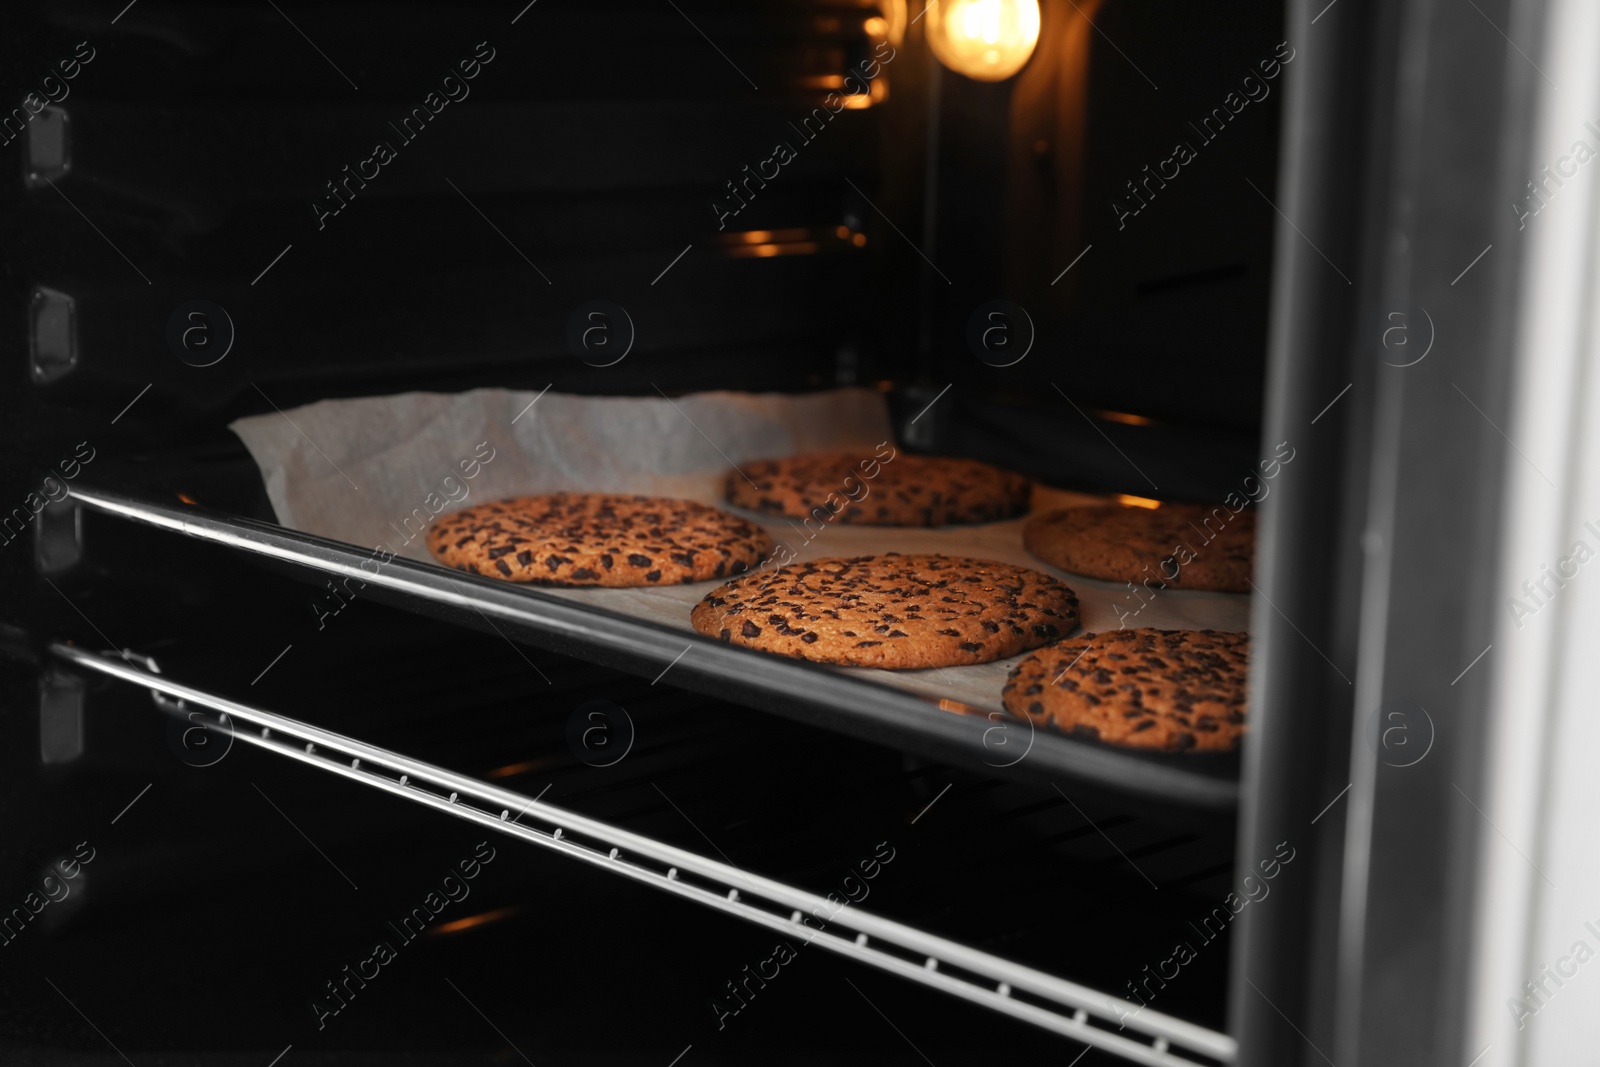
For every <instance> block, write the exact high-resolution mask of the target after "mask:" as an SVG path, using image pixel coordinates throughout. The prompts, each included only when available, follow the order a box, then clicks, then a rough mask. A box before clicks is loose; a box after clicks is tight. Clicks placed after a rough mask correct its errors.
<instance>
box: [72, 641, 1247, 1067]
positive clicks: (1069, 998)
mask: <svg viewBox="0 0 1600 1067" xmlns="http://www.w3.org/2000/svg"><path fill="white" fill-rule="evenodd" d="M50 652H51V653H52V654H54V655H55V656H57V657H58V658H60V659H62V660H64V661H66V662H68V663H70V664H73V665H74V666H76V667H78V668H80V669H83V670H86V671H90V672H94V673H97V674H100V675H106V676H109V677H111V678H116V679H119V680H121V681H125V682H129V683H132V684H134V685H137V686H141V687H143V688H146V689H149V690H151V691H152V692H153V693H160V694H164V695H166V696H168V697H172V698H175V699H177V700H181V701H184V702H185V703H186V704H187V705H194V706H199V707H204V708H209V709H211V710H213V711H215V712H220V713H222V714H223V715H225V716H227V717H228V719H229V720H231V721H230V722H229V723H227V724H226V725H220V726H218V727H216V728H220V729H222V730H223V731H224V732H227V733H231V735H232V736H233V737H234V738H237V739H238V740H241V741H244V742H246V743H248V744H251V745H254V746H256V747H258V748H263V749H266V750H268V751H270V752H274V753H277V754H278V755H280V756H286V757H288V758H290V759H293V760H295V761H297V762H299V763H303V764H305V765H307V766H310V767H315V768H317V769H318V770H321V771H325V772H329V773H332V774H335V775H338V776H340V777H342V778H345V779H348V780H350V781H353V782H358V783H360V784H362V785H364V786H367V787H369V788H373V789H378V790H380V791H382V792H385V793H389V794H391V795H394V796H398V797H402V798H404V799H406V800H409V801H411V802H413V803H416V804H420V805H422V806H424V807H427V808H432V809H433V810H435V811H439V812H443V813H445V814H447V815H452V816H454V817H456V818H459V819H462V820H463V821H466V822H469V823H475V824H477V825H480V826H486V827H489V828H491V829H494V830H496V831H498V832H500V833H503V834H507V835H509V836H511V837H515V838H517V839H519V840H522V841H525V842H528V843H531V844H535V845H539V846H542V847H544V848H547V849H550V850H552V851H555V852H557V853H560V854H563V855H565V856H568V857H570V858H573V859H577V860H581V861H583V862H585V863H589V864H592V865H594V866H596V867H599V868H601V869H603V870H606V871H610V872H611V873H613V874H617V875H621V876H622V877H625V878H631V879H633V880H634V881H636V882H639V883H641V884H643V885H648V886H652V887H654V888H656V889H660V890H664V891H666V892H669V893H673V894H676V895H678V896H680V897H684V898H687V899H689V900H692V901H695V902H696V903H699V904H703V905H705V906H707V907H710V908H715V909H717V910H718V911H721V912H724V913H726V914H729V915H733V916H736V917H737V918H740V919H743V920H745V921H746V922H750V923H754V924H756V925H758V926H764V927H767V928H768V929H771V930H776V931H778V932H780V933H782V934H785V935H787V936H791V937H794V936H808V939H809V940H811V941H812V942H814V943H816V944H819V945H821V946H822V947H824V948H826V949H828V950H829V951H831V952H835V953H838V954H839V955H841V956H846V957H849V958H850V959H853V960H856V961H857V962H860V963H864V964H867V965H868V966H872V967H876V968H878V969H879V970H883V971H887V972H889V973H890V974H895V975H899V976H900V977H902V978H906V979H909V980H911V981H914V982H919V983H921V984H923V985H925V986H929V987H931V988H933V989H937V990H940V991H942V992H945V993H949V994H951V995H952V996H957V997H960V998H962V999H963V1000H967V1001H969V1002H971V1003H974V1004H978V1005H981V1006H983V1007H985V1008H989V1009H991V1010H993V1011H997V1012H1000V1013H1002V1014H1005V1015H1009V1016H1011V1017H1013V1018H1015V1019H1020V1020H1022V1021H1024V1022H1028V1023H1032V1024H1034V1025H1035V1026H1040V1027H1043V1028H1044V1029H1046V1030H1050V1031H1052V1032H1054V1033H1057V1034H1060V1035H1061V1036H1063V1037H1069V1038H1072V1039H1074V1040H1076V1041H1081V1042H1084V1043H1085V1044H1087V1045H1092V1046H1094V1047H1096V1048H1099V1049H1101V1050H1103V1051H1105V1052H1108V1053H1111V1054H1112V1055H1115V1056H1119V1057H1121V1058H1122V1059H1124V1060H1127V1061H1129V1062H1132V1063H1138V1064H1145V1065H1148V1067H1204V1065H1207V1064H1217V1063H1222V1064H1228V1063H1233V1062H1234V1061H1235V1060H1236V1057H1237V1051H1238V1046H1237V1043H1236V1042H1235V1041H1234V1039H1233V1038H1231V1037H1229V1036H1228V1035H1226V1034H1222V1033H1217V1032H1216V1031H1213V1030H1208V1029H1206V1028H1204V1027H1201V1026H1196V1025H1194V1024H1193V1023H1187V1022H1184V1021H1183V1020H1181V1019H1177V1018H1173V1017H1172V1016H1168V1015H1163V1014H1161V1013H1160V1012H1156V1011H1151V1010H1149V1009H1142V1010H1141V1009H1140V1008H1139V1007H1138V1006H1137V1005H1135V1004H1133V1003H1132V1002H1130V1001H1128V1000H1126V999H1124V998H1120V997H1115V996H1111V995H1108V994H1105V993H1100V992H1097V991H1095V990H1093V989H1090V988H1089V987H1087V986H1083V985H1079V984H1077V983H1075V982H1070V981H1067V980H1066V979H1062V978H1056V977H1053V976H1051V975H1048V974H1045V973H1044V972H1043V971H1039V970H1035V969H1034V968H1031V967H1027V966H1024V965H1023V964H1020V963H1016V962H1013V961H1011V960H1007V959H1004V958H1002V957H999V956H994V955H991V954H989V953H987V952H982V951H980V950H978V949H974V948H970V947H968V946H965V945H962V944H959V943H957V942H954V941H949V940H947V939H945V938H942V937H938V936H936V935H933V934H929V933H925V932H923V931H921V930H918V929H916V928H914V927H910V926H907V925H905V924H903V923H899V922H895V921H893V920H890V919H885V918H882V917H880V916H877V915H873V914H872V913H870V912H867V911H864V910H862V909H860V908H857V907H854V906H853V905H846V906H844V907H842V908H841V909H839V910H835V908H834V907H833V906H831V905H830V902H829V901H828V900H827V899H825V898H824V897H822V896H819V895H817V894H815V893H811V892H807V891H805V890H802V889H796V888H794V887H792V886H789V885H786V884H784V883H782V882H778V881H775V880H772V879H769V878H764V877H762V876H760V875H756V874H750V873H747V872H745V871H741V870H739V869H738V868H737V867H734V866H731V865H730V864H727V863H721V862H718V861H716V860H712V859H708V858H706V857H704V856H701V855H698V854H696V853H693V852H689V851H687V850H684V849H680V848H677V847H676V846H673V845H669V844H666V843H664V842H661V841H657V840H655V839H653V838H649V837H645V836H643V835H641V834H636V833H633V832H632V831H629V830H624V829H621V828H619V827H615V826H611V825H609V824H607V823H603V822H600V821H598V820H595V819H590V818H588V817H586V816H583V815H580V814H578V813H576V812H571V811H567V810H565V809H562V808H558V807H555V806H554V805H551V804H546V803H543V802H542V801H539V800H537V799H535V798H532V797H527V796H523V795H522V794H520V793H515V792H512V791H511V790H508V789H502V788H500V787H498V786H492V785H489V784H487V783H484V782H480V781H478V780H476V779H474V778H470V777H467V776H465V775H461V774H457V773H455V772H454V771H450V770H447V769H445V768H442V767H438V766H434V765H433V764H429V763H425V762H423V761H421V760H417V759H413V758H411V757H409V756H404V755H401V754H399V753H396V752H392V751H390V750H388V749H384V748H380V747H377V746H375V745H369V744H367V743H365V742H362V741H358V740H355V739H354V738H350V737H345V736H343V735H341V734H337V733H334V732H332V731H329V730H324V729H322V728H320V727H317V726H312V725H310V724H308V723H303V722H299V721H297V720H294V719H290V718H287V717H285V716H282V715H278V714H275V713H273V712H270V711H265V710H262V709H260V708H256V707H252V706H250V705H248V704H241V703H239V702H237V701H234V700H231V699H229V698H227V697H224V696H220V695H217V694H214V693H209V692H206V691H204V690H200V689H195V688H193V687H191V686H187V685H184V684H182V683H180V682H177V681H174V680H173V679H170V678H167V677H164V676H162V675H158V674H153V673H150V672H149V671H146V670H142V669H140V668H138V667H135V666H133V665H132V664H133V661H132V659H130V658H128V655H127V654H122V653H117V652H93V651H89V650H86V649H83V648H79V647H76V646H71V645H64V644H59V643H56V644H52V645H51V646H50ZM524 819H526V820H528V822H527V823H524V821H523V820H524ZM830 912H832V914H829V913H830ZM807 918H820V919H821V920H822V926H811V925H808V924H807V923H806V921H805V920H806V919H807ZM823 926H825V927H826V929H823ZM1130 1031H1131V1032H1132V1033H1133V1034H1134V1035H1137V1037H1138V1038H1142V1039H1143V1040H1139V1039H1136V1037H1135V1036H1129V1032H1130Z"/></svg>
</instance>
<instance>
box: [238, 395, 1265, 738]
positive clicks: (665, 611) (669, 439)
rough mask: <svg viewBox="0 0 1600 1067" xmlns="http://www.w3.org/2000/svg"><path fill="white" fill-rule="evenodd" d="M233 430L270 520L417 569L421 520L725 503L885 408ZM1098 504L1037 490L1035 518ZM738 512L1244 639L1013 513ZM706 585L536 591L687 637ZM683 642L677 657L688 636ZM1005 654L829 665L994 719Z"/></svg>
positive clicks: (381, 411) (401, 405)
mask: <svg viewBox="0 0 1600 1067" xmlns="http://www.w3.org/2000/svg"><path fill="white" fill-rule="evenodd" d="M529 405H531V406H529ZM230 428H231V429H232V430H233V431H234V432H235V433H237V434H238V435H239V436H240V438H242V439H243V440H244V443H245V446H246V447H247V448H248V449H249V450H250V454H251V456H253V457H254V459H255V461H256V463H257V465H258V466H259V467H260V468H261V473H262V477H263V479H264V480H265V482H266V487H267V495H268V497H269V499H270V500H271V501H272V506H273V509H274V510H275V512H276V513H277V517H278V521H279V522H280V523H281V524H282V525H284V526H286V527H289V528H291V529H296V530H301V531H303V532H306V533H312V534H317V535H320V536H323V537H330V538H334V539H337V540H340V541H346V542H349V543H351V544H354V545H359V546H362V547H367V548H375V547H377V546H379V545H385V546H387V547H388V549H389V550H390V551H393V552H395V553H397V554H398V555H402V556H406V557H407V558H410V559H414V560H419V561H422V562H432V557H430V556H429V555H428V550H427V546H426V543H425V530H424V529H423V519H431V518H433V517H434V513H435V511H438V512H439V513H441V514H442V513H447V512H449V511H453V510H456V509H458V508H462V507H467V506H470V505H472V504H477V503H484V502H487V501H490V500H497V499H501V498H503V497H509V496H517V495H522V494H531V493H548V492H558V491H562V490H589V491H595V492H617V493H645V494H649V495H656V496H669V497H678V498H681V499H686V500H697V501H700V502H702V503H707V504H714V505H718V506H721V507H728V505H726V504H725V503H724V502H723V500H722V484H723V479H724V478H725V477H726V476H727V474H728V472H729V471H730V469H732V467H733V466H735V465H738V464H742V463H743V462H745V461H747V460H753V459H762V458H767V457H772V456H785V455H793V454H797V453H801V452H811V451H821V450H828V449H842V450H846V451H848V450H850V449H855V448H859V449H861V456H862V458H863V459H866V458H868V457H870V456H872V454H873V451H874V449H875V448H876V446H877V445H878V444H879V443H880V442H883V441H889V440H891V438H892V433H891V430H890V425H889V417H888V412H887V408H886V406H885V404H884V401H883V398H882V396H881V394H879V393H877V392H875V391H872V390H868V389H839V390H833V391H830V392H825V393H813V394H807V395H804V396H794V395H788V394H762V395H755V394H749V393H731V392H717V393H700V394H696V395H694V396H688V397H681V398H677V399H673V400H669V399H667V398H665V397H644V398H636V397H582V396H571V395H565V394H559V393H544V394H542V395H541V394H539V393H532V392H517V391H510V390H501V389H478V390H473V391H472V392H468V393H459V394H440V393H405V394H401V395H398V396H387V397H366V398H362V399H356V400H324V401H321V402H318V403H315V404H309V405H307V406H305V407H300V408H295V409H292V410H290V411H287V412H282V413H277V412H275V413H273V414H270V415H258V416H252V417H250V418H246V419H240V420H238V421H237V422H235V423H233V424H232V426H231V427H230ZM485 457H489V458H487V459H486V458H485ZM469 472H470V476H469ZM1102 502H1103V500H1102V499H1101V498H1098V497H1091V496H1086V495H1084V494H1080V493H1069V492H1064V491H1061V490H1055V489H1050V488H1048V487H1044V486H1036V487H1035V489H1034V499H1033V509H1034V510H1035V511H1040V510H1049V509H1051V508H1056V507H1066V506H1069V505H1072V504H1092V503H1102ZM729 510H736V509H732V508H729ZM744 514H745V517H746V518H749V519H752V520H754V521H757V522H760V523H761V525H763V526H765V527H766V528H767V530H768V531H769V532H771V534H772V536H773V539H774V540H776V541H778V542H781V543H786V544H788V545H789V546H790V547H791V548H793V549H794V550H795V552H796V555H797V558H798V559H800V560H810V559H818V558H822V557H826V556H857V555H866V554H869V553H876V552H904V553H911V552H942V553H945V554H946V555H952V556H973V557H977V558H979V559H992V560H1000V561H1002V562H1005V563H1013V564H1016V565H1019V566H1024V567H1033V568H1036V569H1038V570H1041V571H1044V572H1045V573H1047V574H1052V575H1054V576H1055V577H1057V578H1060V579H1061V580H1062V581H1064V582H1066V583H1067V584H1068V585H1070V586H1071V587H1072V588H1073V589H1074V590H1075V591H1076V592H1077V594H1078V599H1079V610H1080V612H1081V615H1082V621H1083V628H1084V629H1085V630H1112V629H1116V628H1117V627H1118V625H1119V619H1120V620H1121V624H1123V625H1127V626H1153V627H1158V628H1162V629H1213V630H1244V629H1247V628H1248V622H1249V598H1248V597H1246V596H1243V595H1238V594H1228V593H1200V592H1190V591H1180V590H1173V589H1164V590H1160V591H1156V592H1152V591H1149V590H1145V589H1143V588H1141V589H1140V590H1138V592H1137V593H1136V592H1135V591H1134V590H1132V589H1130V588H1129V586H1128V585H1126V584H1122V583H1115V582H1103V581H1097V580H1095V579H1092V578H1085V577H1082V576H1080V575H1074V574H1068V573H1066V572H1064V571H1060V570H1057V569H1056V568H1054V567H1051V566H1049V565H1047V564H1045V563H1042V562H1040V561H1039V560H1038V559H1036V558H1034V557H1033V556H1032V555H1031V554H1030V553H1029V552H1028V551H1027V549H1025V548H1023V546H1022V525H1023V522H1024V520H1023V519H1015V520H1011V521H1008V522H996V523H988V524H985V525H981V526H952V527H942V528H938V529H918V528H909V527H892V526H846V525H843V524H840V523H837V522H835V523H830V524H828V525H827V526H824V527H823V528H822V529H821V530H820V531H818V530H817V528H816V523H815V522H813V523H812V525H811V528H810V529H809V530H808V529H807V528H806V527H805V526H804V525H802V524H801V522H800V521H799V520H793V521H792V522H788V521H784V520H777V521H772V520H770V519H769V518H767V517H763V516H756V515H752V514H748V513H744ZM419 516H420V517H419ZM407 517H410V522H409V523H408V522H407V521H406V520H407ZM716 584H717V583H715V582H702V583H698V584H695V585H673V586H665V587H647V588H638V589H547V588H540V589H539V590H538V592H539V593H543V594H551V595H555V596H559V597H562V598H565V599H569V600H575V601H579V602H582V603H588V604H593V605H595V606H596V607H601V608H605V609H608V610H611V611H616V612H618V613H621V614H625V615H632V616H635V617H638V618H642V619H647V620H649V621H651V622H654V623H659V624H662V625H665V626H670V627H675V628H677V629H679V630H682V631H684V633H685V634H687V635H692V634H693V633H694V630H693V628H692V627H691V626H690V625H689V610H690V609H691V608H692V607H693V606H694V605H695V604H696V603H697V602H698V601H699V600H700V598H701V597H703V596H704V595H705V594H706V593H707V592H709V591H710V590H712V589H714V588H715V587H716ZM684 643H685V645H686V646H690V648H691V650H690V651H689V652H688V655H690V656H692V655H693V654H694V653H693V651H692V646H691V645H690V641H689V640H688V639H687V638H686V639H685V642H684ZM1019 658H1020V657H1012V658H1011V659H1005V660H998V661H996V662H994V663H985V664H980V665H978V666H972V667H946V668H939V669H933V670H920V671H883V670H875V669H867V668H838V669H840V670H843V671H845V672H846V673H849V674H859V675H862V676H864V677H870V678H872V679H873V680H874V681H878V682H883V683H887V684H889V685H892V686H896V687H898V688H901V689H906V690H910V691H912V692H915V693H918V694H920V695H922V696H925V697H928V698H931V699H933V700H945V701H953V702H957V703H959V704H964V705H967V706H968V707H970V708H972V709H976V710H978V711H981V712H987V711H991V710H998V709H999V708H1000V689H1001V686H1002V685H1003V684H1004V682H1005V678H1006V675H1007V674H1008V673H1009V671H1010V669H1011V667H1012V666H1014V665H1015V663H1016V662H1017V660H1018V659H1019Z"/></svg>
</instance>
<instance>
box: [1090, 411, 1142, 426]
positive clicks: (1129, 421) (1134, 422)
mask: <svg viewBox="0 0 1600 1067" xmlns="http://www.w3.org/2000/svg"><path fill="white" fill-rule="evenodd" d="M1095 414H1096V415H1098V416H1100V417H1101V418H1102V419H1104V420H1105V421H1107V422H1120V423H1122V424H1123V425H1124V426H1154V425H1155V422H1156V420H1155V419H1151V418H1146V417H1145V416H1143V415H1133V414H1130V413H1129V412H1126V411H1107V410H1106V409H1105V408H1101V409H1100V410H1098V411H1096V412H1095Z"/></svg>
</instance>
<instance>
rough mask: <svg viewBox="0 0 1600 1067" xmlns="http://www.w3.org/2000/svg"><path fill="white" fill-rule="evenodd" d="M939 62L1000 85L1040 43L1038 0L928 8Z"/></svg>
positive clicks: (945, 1) (956, 0)
mask: <svg viewBox="0 0 1600 1067" xmlns="http://www.w3.org/2000/svg"><path fill="white" fill-rule="evenodd" d="M927 21H928V43H929V44H930V45H932V46H933V54H934V55H936V56H938V57H939V62H941V63H943V64H944V65H945V66H947V67H949V68H950V69H951V70H953V71H955V72H956V73H957V74H965V75H966V76H967V77H969V78H971V79H973V80H974V81H983V82H997V81H1004V80H1005V79H1007V78H1009V77H1011V76H1012V75H1013V74H1015V73H1016V72H1017V71H1019V70H1021V69H1022V67H1023V64H1025V63H1027V62H1028V58H1029V57H1030V56H1032V55H1033V49H1034V46H1035V45H1037V44H1038V43H1039V0H942V2H941V3H937V4H934V5H933V6H932V7H929V8H928V9H927Z"/></svg>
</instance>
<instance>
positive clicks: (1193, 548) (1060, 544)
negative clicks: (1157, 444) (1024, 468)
mask: <svg viewBox="0 0 1600 1067" xmlns="http://www.w3.org/2000/svg"><path fill="white" fill-rule="evenodd" d="M1022 543H1023V544H1025V545H1027V546H1028V551H1029V552H1032V553H1033V554H1034V555H1035V556H1038V557H1039V558H1040V559H1042V560H1044V561H1045V562H1046V563H1049V564H1051V565H1052V566H1056V567H1060V568H1061V569H1062V570H1064V571H1071V572H1073V573H1074V574H1084V575H1088V576H1089V577H1090V578H1108V579H1111V580H1112V581H1127V582H1141V583H1143V582H1145V581H1147V580H1148V581H1149V582H1150V583H1151V585H1152V587H1159V586H1163V585H1169V586H1172V587H1173V588H1176V589H1209V590H1213V591H1216V592H1221V593H1243V592H1247V591H1249V589H1250V581H1249V579H1250V573H1251V568H1252V566H1253V565H1254V561H1255V546H1256V515H1255V512H1253V511H1239V512H1234V511H1230V510H1229V509H1228V508H1226V507H1224V506H1222V505H1220V504H1219V505H1218V506H1217V507H1214V508H1208V507H1205V506H1203V505H1200V504H1162V505H1161V506H1160V507H1159V508H1125V507H1122V506H1120V505H1117V504H1106V505H1094V506H1090V507H1081V508H1067V509H1066V510H1064V511H1052V512H1048V513H1046V514H1043V515H1035V516H1034V517H1033V518H1031V519H1029V520H1028V522H1027V524H1026V525H1025V526H1023V528H1022Z"/></svg>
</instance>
